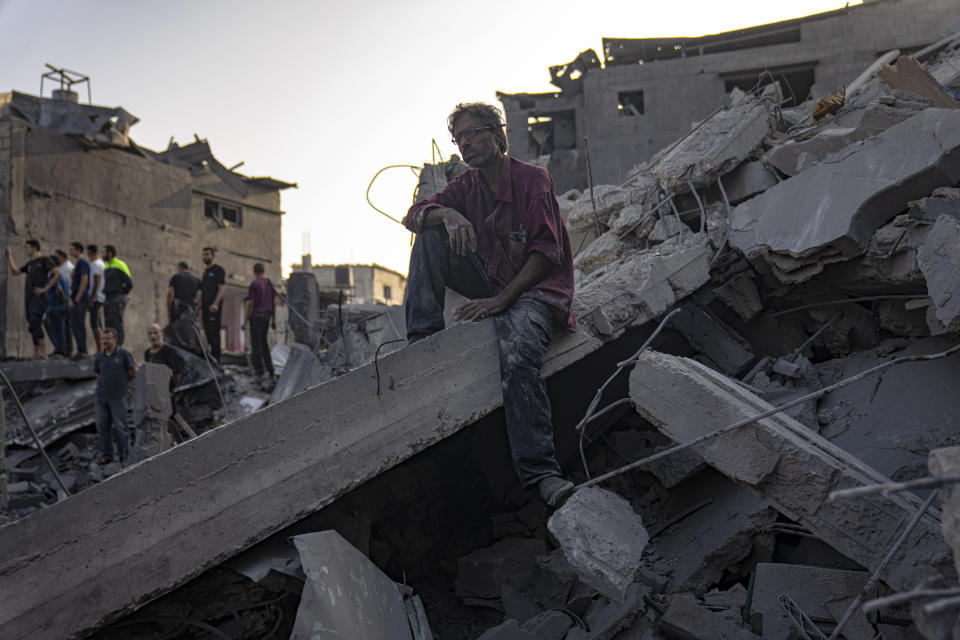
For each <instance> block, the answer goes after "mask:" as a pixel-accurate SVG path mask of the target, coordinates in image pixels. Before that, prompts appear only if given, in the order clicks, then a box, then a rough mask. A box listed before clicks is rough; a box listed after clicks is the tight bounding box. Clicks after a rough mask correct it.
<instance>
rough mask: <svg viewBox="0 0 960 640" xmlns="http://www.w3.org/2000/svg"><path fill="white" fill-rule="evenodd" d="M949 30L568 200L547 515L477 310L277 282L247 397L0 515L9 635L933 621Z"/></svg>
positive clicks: (863, 635)
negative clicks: (276, 332)
mask: <svg viewBox="0 0 960 640" xmlns="http://www.w3.org/2000/svg"><path fill="white" fill-rule="evenodd" d="M877 4H879V3H877ZM902 4H907V3H906V2H904V3H902ZM941 24H942V25H943V32H942V33H938V34H936V36H935V37H934V38H933V39H934V40H935V42H934V43H933V44H931V45H930V46H928V47H925V48H923V49H921V50H918V51H916V52H913V53H912V54H909V55H908V54H901V53H900V52H893V53H891V52H877V53H878V55H877V56H876V57H875V58H874V59H873V60H871V61H870V62H869V63H868V64H865V65H864V66H863V68H861V69H858V70H856V71H855V72H853V73H851V75H850V77H847V78H844V84H846V86H847V89H846V91H845V92H844V93H843V94H842V95H836V96H834V97H832V98H830V99H828V100H825V101H822V102H821V101H813V100H808V101H805V102H804V103H802V104H800V105H797V106H787V104H786V100H787V98H786V93H785V90H784V88H783V84H782V83H780V82H776V83H773V84H772V85H771V86H767V87H755V88H754V87H751V89H752V90H750V91H744V90H739V89H738V90H735V91H732V92H731V95H730V96H729V97H728V99H727V101H726V102H725V103H724V104H723V105H721V106H720V107H719V108H717V109H716V110H715V112H714V113H712V114H710V115H709V117H707V118H705V119H703V120H702V121H701V122H700V123H698V126H696V127H694V128H692V129H689V130H685V131H684V132H683V133H682V134H681V135H680V136H678V137H677V138H676V139H674V140H669V141H667V142H666V143H665V144H664V145H663V148H662V149H661V150H660V151H659V152H658V153H656V154H655V155H654V156H653V157H652V158H651V159H650V160H649V162H648V163H647V164H646V165H645V166H644V167H642V168H641V169H639V170H638V172H637V175H634V176H632V177H631V178H630V180H628V181H627V182H626V183H622V182H619V181H618V182H616V183H614V184H604V183H600V184H597V185H596V186H595V188H594V189H593V193H590V192H589V191H585V192H582V193H581V192H576V191H572V192H568V193H566V194H563V195H562V196H561V197H560V199H559V204H560V209H561V214H562V215H563V217H564V218H565V220H566V222H567V225H568V228H569V230H570V233H571V237H572V239H573V242H572V244H573V246H574V247H575V251H576V256H575V258H574V267H575V270H576V276H575V277H576V283H577V290H576V293H575V298H574V304H573V310H574V313H575V314H576V316H577V319H578V328H577V331H576V332H574V333H568V332H558V333H557V334H556V335H555V336H554V340H553V341H552V343H551V344H550V346H549V349H548V352H547V354H546V357H545V361H544V366H543V368H542V374H543V375H544V377H545V378H546V379H547V384H548V392H549V394H550V399H551V404H552V407H553V418H554V428H555V441H556V447H557V458H558V461H559V462H560V463H561V465H562V468H563V472H564V476H565V477H568V478H570V479H571V480H573V481H574V482H575V483H576V485H577V486H576V488H575V490H574V492H573V495H572V496H571V497H570V498H569V500H567V502H566V503H565V504H564V505H563V506H562V507H560V508H559V509H557V510H556V511H554V512H552V513H551V511H550V510H549V509H548V508H547V506H546V505H545V504H544V503H543V502H542V501H541V500H540V499H539V498H538V497H537V496H536V495H535V494H534V493H532V492H528V491H524V490H523V489H522V488H521V487H520V486H519V484H518V482H517V478H516V476H515V474H514V471H513V469H512V467H511V464H510V459H509V454H508V451H509V449H508V443H507V441H506V434H505V433H504V428H503V427H504V419H503V413H502V411H501V410H500V409H501V405H502V391H501V386H500V377H499V354H498V346H497V343H498V339H497V336H496V332H495V330H494V327H493V321H492V320H491V319H486V320H483V321H480V322H469V323H450V324H449V325H448V328H447V329H446V330H444V331H441V332H438V333H436V334H434V335H432V336H430V337H428V338H426V339H423V340H420V341H417V342H416V343H414V344H410V345H407V344H406V343H405V341H404V340H403V338H402V336H403V334H404V333H405V331H404V329H403V325H402V313H401V312H400V309H398V308H397V307H383V306H378V307H377V308H367V309H361V308H351V305H349V304H332V305H330V304H326V303H325V301H324V300H323V299H322V297H321V295H320V287H319V284H318V282H317V279H316V278H315V277H314V276H313V274H312V273H309V272H296V273H294V274H292V275H291V278H290V280H289V282H288V294H289V300H290V305H289V309H290V313H291V316H290V325H291V329H292V333H293V335H294V339H295V342H294V344H292V345H291V348H290V353H289V357H288V358H287V359H286V362H285V366H284V371H283V373H282V374H281V380H280V381H279V382H278V385H277V392H276V393H275V395H274V397H272V398H271V401H270V403H269V405H268V406H266V407H265V408H263V409H260V410H257V411H255V412H253V413H250V414H249V415H244V416H242V417H239V418H237V419H236V420H234V421H233V422H230V423H229V424H225V425H223V426H221V427H219V428H216V429H212V430H210V431H208V432H206V433H203V434H201V435H200V436H199V437H196V438H192V439H190V440H188V441H186V442H184V443H182V444H180V445H178V446H175V447H173V448H171V449H169V450H167V451H164V452H163V453H161V454H159V455H156V456H153V457H151V458H148V459H146V460H144V461H142V462H140V463H138V464H135V465H133V466H130V467H128V468H126V469H124V470H123V471H122V472H120V473H117V474H116V475H114V476H112V477H110V478H109V479H107V480H105V481H104V482H101V483H98V484H96V485H94V486H91V487H89V488H87V489H85V490H84V491H82V492H80V493H78V494H77V495H74V496H71V497H69V498H66V499H62V500H59V501H56V502H55V503H52V504H49V505H45V506H44V508H42V509H40V510H37V511H35V512H33V513H31V514H30V515H28V516H26V517H23V518H20V519H18V520H15V521H13V522H10V523H8V524H6V525H4V526H2V527H0V574H2V575H3V576H4V580H3V581H0V620H4V621H5V625H4V629H3V630H4V633H5V637H6V636H9V637H10V638H12V639H15V640H20V639H24V640H26V639H27V638H34V637H37V636H38V635H39V636H42V637H49V638H70V637H93V638H97V640H121V639H125V638H130V637H150V638H153V639H155V640H160V639H168V638H169V639H170V640H173V639H174V638H198V639H200V638H207V637H210V636H211V635H213V636H215V637H218V638H224V637H225V638H240V637H244V638H246V637H251V638H262V637H271V636H272V637H289V638H292V639H295V640H299V639H301V638H311V639H318V640H328V639H329V640H336V639H339V638H364V639H366V638H371V639H372V638H390V639H392V638H397V639H398V640H411V639H413V640H425V639H430V638H438V639H439V640H461V639H469V640H518V639H519V640H718V639H724V640H725V639H738V640H756V639H762V640H796V639H797V638H801V639H803V640H808V639H815V640H823V639H827V638H833V639H834V640H839V639H841V638H844V639H846V640H877V638H884V639H885V640H921V639H925V640H955V639H956V638H957V637H958V631H960V600H958V597H957V596H958V595H960V580H958V575H957V574H958V568H960V520H958V517H957V509H958V505H960V492H958V487H960V447H958V444H960V442H958V433H960V410H958V403H957V400H956V388H957V385H958V384H960V302H958V301H960V257H958V252H957V249H956V248H957V246H960V245H958V243H960V102H958V101H957V99H956V98H955V97H954V95H955V94H958V93H960V7H957V8H954V9H953V10H952V11H945V12H944V13H943V14H942V16H941ZM950 25H952V26H950ZM592 152H593V150H592V149H591V153H592ZM438 173H443V172H442V171H441V172H438ZM458 302H459V300H457V299H456V298H455V297H453V296H451V297H450V298H448V300H447V307H448V309H447V313H449V311H450V308H452V307H454V306H456V304H457V303H458ZM359 306H360V305H357V307H359ZM394 316H396V317H394ZM302 381H306V382H305V383H303V384H301V382H302ZM158 413H159V414H160V415H164V414H163V409H159V410H158ZM36 458H38V456H34V459H33V460H32V461H31V460H29V459H26V458H21V459H20V460H19V465H20V467H19V468H20V469H21V471H19V472H17V471H14V470H11V471H10V473H11V474H12V475H16V474H17V473H24V474H26V473H27V472H28V471H27V470H26V469H25V467H27V466H30V465H33V466H38V465H39V464H40V463H39V462H38V461H37V460H36ZM18 480H19V477H18ZM105 544H109V545H110V553H109V554H103V548H104V546H105ZM91 558H95V560H93V561H92V560H91Z"/></svg>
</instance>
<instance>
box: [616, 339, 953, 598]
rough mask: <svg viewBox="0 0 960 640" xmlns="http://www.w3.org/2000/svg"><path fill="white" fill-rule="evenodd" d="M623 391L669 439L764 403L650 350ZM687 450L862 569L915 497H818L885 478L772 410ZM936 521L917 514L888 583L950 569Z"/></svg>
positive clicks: (881, 550)
mask: <svg viewBox="0 0 960 640" xmlns="http://www.w3.org/2000/svg"><path fill="white" fill-rule="evenodd" d="M918 364H920V363H918ZM630 396H631V397H632V398H633V401H634V406H635V407H636V409H637V411H638V412H639V413H640V415H641V416H643V417H644V418H645V419H646V420H648V421H650V422H651V423H653V424H654V425H655V426H657V427H658V428H659V429H660V430H661V431H663V432H664V433H665V434H666V435H667V436H668V437H670V438H673V439H674V440H676V441H678V442H689V441H691V440H693V439H694V438H696V437H698V436H702V435H704V434H707V433H710V432H712V431H714V430H716V429H719V428H722V427H725V426H728V425H731V424H735V423H737V422H740V421H741V420H744V419H747V418H750V417H752V416H756V415H758V414H760V413H762V412H764V411H766V410H769V409H771V407H770V405H769V404H767V403H766V402H764V401H762V400H760V399H759V398H757V397H756V396H755V395H753V394H751V393H749V392H748V391H746V390H745V389H743V388H742V387H740V386H739V385H737V384H735V383H733V382H731V381H730V380H729V379H727V378H725V377H723V376H722V375H720V374H718V373H716V372H714V371H712V370H710V369H708V368H706V367H704V366H703V365H700V364H699V363H697V362H694V361H692V360H689V359H687V358H677V357H674V356H668V355H665V354H662V353H656V352H652V351H647V352H645V353H643V354H642V355H641V356H640V358H639V360H638V362H637V365H636V367H635V368H634V369H633V371H632V373H631V374H630ZM694 450H696V451H697V452H698V453H699V454H700V455H702V456H703V457H704V459H705V460H706V461H707V462H708V463H709V464H710V465H712V466H713V467H714V468H716V469H718V470H719V471H721V472H722V473H723V474H724V475H727V476H728V477H730V478H731V479H733V480H735V481H737V482H738V483H740V484H743V485H746V486H747V487H749V488H750V489H751V490H752V491H756V492H758V493H759V494H760V495H762V496H763V498H764V500H766V501H767V502H768V503H770V504H771V506H773V507H774V508H776V509H777V510H778V511H780V512H781V513H783V514H784V515H786V516H788V517H789V518H791V519H793V520H795V521H797V522H799V523H800V524H802V525H804V526H805V527H807V528H808V529H810V530H811V531H813V532H814V533H815V534H817V535H818V536H820V537H821V538H822V539H823V540H824V541H825V542H827V543H828V544H829V545H830V546H832V547H834V548H835V549H837V550H838V551H840V552H841V553H843V554H844V555H846V556H847V557H849V558H851V559H852V560H854V561H856V562H859V563H860V564H862V565H863V566H865V567H867V568H876V567H877V566H878V564H879V563H880V561H881V560H882V559H883V557H884V555H885V554H886V550H887V548H888V545H889V541H890V540H892V539H895V538H896V536H897V535H898V534H899V532H900V530H901V528H902V526H903V522H904V521H906V520H909V518H910V517H911V516H912V515H913V514H914V513H915V512H916V511H917V509H918V508H919V507H920V500H919V498H917V497H916V496H914V495H911V494H896V495H894V494H891V495H889V496H883V495H869V496H865V497H863V496H861V497H853V498H849V499H845V500H842V501H839V500H838V501H835V502H830V501H827V499H826V497H827V495H828V494H829V492H830V491H832V490H834V489H839V488H846V487H854V486H863V485H868V484H876V483H881V482H887V481H889V479H888V478H886V477H885V476H883V475H882V474H880V473H879V472H877V471H876V470H875V469H872V468H871V467H869V466H867V465H866V464H864V463H863V462H861V461H860V460H859V459H857V458H855V457H854V456H852V455H850V454H848V453H847V452H845V451H843V450H842V449H840V448H839V447H837V446H835V445H833V444H832V443H830V442H828V441H827V440H824V439H823V438H821V437H820V436H818V435H817V434H815V433H812V432H811V431H810V430H809V429H808V428H806V427H804V426H803V425H801V424H800V423H798V422H796V421H795V420H792V419H790V418H787V417H785V416H782V415H780V414H775V415H773V416H770V417H768V418H764V419H763V420H760V421H757V422H754V423H751V424H749V425H747V426H745V427H742V428H740V429H738V430H736V431H733V432H731V433H728V434H725V435H723V436H720V437H717V438H714V439H712V440H709V441H706V442H705V443H703V444H701V445H697V446H695V447H694ZM771 462H772V464H771ZM758 467H761V468H760V469H759V470H758ZM939 529H940V527H939V522H937V520H936V518H934V517H933V516H927V517H924V518H921V520H920V522H919V524H918V525H917V527H916V528H915V529H914V531H913V533H912V534H911V535H910V536H909V537H908V540H907V542H906V544H905V545H904V546H903V548H902V549H901V550H900V552H899V553H898V554H896V555H895V556H894V558H893V559H892V561H891V562H890V564H889V565H888V568H887V571H886V574H885V580H886V582H887V584H888V585H890V586H891V587H893V588H894V589H906V588H910V587H911V586H912V585H913V584H915V583H916V582H917V581H919V580H920V579H921V578H922V577H925V576H926V575H928V574H930V573H931V572H937V571H952V566H951V563H950V553H949V550H948V548H947V546H946V544H945V543H944V542H943V539H942V537H941V535H940V531H939Z"/></svg>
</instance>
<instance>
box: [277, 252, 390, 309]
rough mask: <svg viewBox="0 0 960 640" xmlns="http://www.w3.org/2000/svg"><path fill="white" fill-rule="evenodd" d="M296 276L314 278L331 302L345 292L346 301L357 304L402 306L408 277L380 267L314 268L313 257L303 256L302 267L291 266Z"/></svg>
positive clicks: (356, 265) (320, 265)
mask: <svg viewBox="0 0 960 640" xmlns="http://www.w3.org/2000/svg"><path fill="white" fill-rule="evenodd" d="M291 270H292V271H295V272H309V273H312V274H313V275H314V277H315V278H316V280H317V285H318V286H319V287H320V291H321V293H322V294H323V295H325V296H326V297H328V298H331V299H332V300H336V299H337V298H338V297H339V293H340V292H341V291H343V293H344V296H345V297H344V300H346V301H349V302H353V303H356V304H386V305H397V304H402V303H403V296H404V293H405V292H406V290H407V277H406V276H405V275H404V274H402V273H399V272H398V271H394V270H393V269H388V268H387V267H384V266H381V265H379V264H376V263H374V264H336V265H334V264H313V263H312V256H310V255H309V254H308V255H304V256H302V258H301V260H300V263H299V264H294V265H291Z"/></svg>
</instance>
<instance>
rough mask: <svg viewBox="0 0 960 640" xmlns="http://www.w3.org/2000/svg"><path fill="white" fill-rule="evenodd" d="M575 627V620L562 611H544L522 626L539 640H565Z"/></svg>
mask: <svg viewBox="0 0 960 640" xmlns="http://www.w3.org/2000/svg"><path fill="white" fill-rule="evenodd" d="M572 626H573V620H572V619H571V618H570V616H568V615H567V614H565V613H563V612H562V611H544V612H543V613H541V614H539V615H537V616H535V617H533V618H530V619H529V620H527V621H526V622H524V623H523V624H522V625H521V628H522V629H523V630H524V631H529V632H530V633H532V634H533V636H534V637H535V638H537V640H563V637H564V636H565V635H567V631H569V630H570V627H572Z"/></svg>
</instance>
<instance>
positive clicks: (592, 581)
mask: <svg viewBox="0 0 960 640" xmlns="http://www.w3.org/2000/svg"><path fill="white" fill-rule="evenodd" d="M547 529H548V530H549V531H550V534H551V535H552V536H553V537H554V538H555V539H556V541H557V544H559V546H560V548H561V549H563V554H564V557H566V559H567V562H568V563H570V566H571V567H573V569H574V570H575V571H576V572H577V574H578V575H579V576H580V578H581V579H582V580H583V581H584V582H586V583H587V584H589V585H590V586H591V587H593V588H595V589H596V590H597V591H599V592H600V593H602V594H604V595H605V596H607V597H609V598H610V599H611V600H615V601H616V602H621V603H622V602H624V599H625V598H626V596H627V588H628V587H629V586H630V584H631V583H632V582H633V579H634V576H635V575H636V572H637V569H638V568H639V567H640V562H641V560H640V559H641V554H642V552H643V548H644V547H645V546H646V544H647V541H648V540H649V539H650V538H649V536H648V535H647V531H646V529H644V528H643V523H642V522H641V521H640V518H639V516H637V514H636V513H634V511H633V508H631V507H630V503H629V502H627V501H626V500H624V499H623V498H621V497H620V496H618V495H617V494H615V493H611V492H610V491H607V490H605V489H599V488H596V487H587V488H586V489H580V490H579V491H576V492H574V494H573V495H572V496H571V497H570V498H569V499H568V500H567V501H566V503H564V505H563V506H562V507H560V509H558V510H557V511H556V512H554V514H553V515H552V516H550V520H548V521H547Z"/></svg>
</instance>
